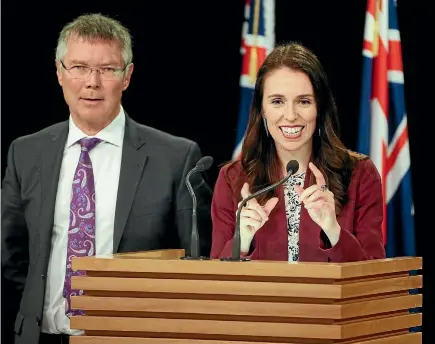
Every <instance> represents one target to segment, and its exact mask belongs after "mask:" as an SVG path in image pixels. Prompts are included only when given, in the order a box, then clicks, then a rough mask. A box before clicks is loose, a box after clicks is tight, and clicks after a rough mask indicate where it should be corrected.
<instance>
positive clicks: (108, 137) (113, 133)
mask: <svg viewBox="0 0 435 344" xmlns="http://www.w3.org/2000/svg"><path fill="white" fill-rule="evenodd" d="M124 129H125V113H124V109H123V107H122V106H121V108H120V111H119V113H118V115H117V116H116V117H115V118H114V119H113V121H112V122H111V123H110V124H109V125H108V126H106V127H105V128H103V129H102V130H101V131H99V132H98V133H97V134H96V135H95V136H89V135H86V134H85V133H84V132H83V131H81V130H80V129H79V128H78V127H77V126H76V124H75V123H74V121H73V119H72V117H71V115H70V117H69V132H68V139H67V142H66V148H69V147H71V146H72V145H73V144H75V143H77V141H79V140H80V139H82V138H85V137H96V138H99V139H101V140H103V141H105V142H108V143H110V144H113V145H115V146H118V147H121V146H122V142H123V140H124Z"/></svg>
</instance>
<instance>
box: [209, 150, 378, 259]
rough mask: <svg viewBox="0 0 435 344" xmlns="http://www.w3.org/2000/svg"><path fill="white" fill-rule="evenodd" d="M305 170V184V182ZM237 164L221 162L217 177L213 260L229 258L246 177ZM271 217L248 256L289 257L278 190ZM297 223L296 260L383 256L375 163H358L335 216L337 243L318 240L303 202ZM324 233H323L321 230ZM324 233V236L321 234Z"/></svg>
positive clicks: (315, 229) (317, 233) (308, 175)
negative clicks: (333, 244)
mask: <svg viewBox="0 0 435 344" xmlns="http://www.w3.org/2000/svg"><path fill="white" fill-rule="evenodd" d="M310 175H311V172H310V170H308V171H307V174H306V178H305V185H304V188H307V187H308V186H309V180H310ZM245 179H246V178H245V175H244V173H243V171H242V166H241V163H240V162H237V163H234V164H232V165H231V164H230V165H226V166H224V167H223V168H222V169H221V170H220V173H219V176H218V179H217V181H216V185H215V189H214V194H213V201H212V220H213V233H212V250H211V257H212V258H223V257H231V251H232V241H233V240H232V238H233V235H234V230H235V221H236V219H235V215H236V210H237V204H238V202H240V200H241V196H240V188H241V186H242V185H243V183H244V181H245ZM279 194H280V196H279V201H278V204H277V205H276V206H275V208H274V209H273V210H272V212H271V214H270V216H269V220H268V221H267V222H266V223H265V224H264V225H263V227H262V228H260V229H259V230H258V232H257V233H256V234H255V236H254V239H253V245H251V246H253V247H254V249H253V251H252V252H250V254H249V257H250V258H251V259H260V260H287V259H288V252H287V250H288V248H287V241H288V239H287V235H288V234H287V220H286V214H285V203H284V202H285V201H284V195H283V192H282V189H280V192H279ZM301 207H302V208H301V215H300V227H299V245H300V246H299V261H313V262H328V261H330V262H347V261H358V260H366V259H375V258H385V250H384V246H383V240H382V230H381V224H382V218H383V215H382V214H383V204H382V190H381V179H380V176H379V173H378V171H377V169H376V167H375V166H374V164H373V162H372V161H371V160H369V159H366V160H362V161H360V162H359V163H358V166H357V167H356V169H355V171H354V174H353V177H352V181H351V185H350V187H349V201H348V202H347V204H346V205H345V206H344V208H343V209H342V211H341V213H340V214H339V215H338V218H337V219H338V222H339V224H340V226H341V234H340V238H339V240H338V242H337V244H336V245H335V246H334V247H332V248H330V247H329V248H328V247H325V242H326V243H327V241H325V240H323V239H322V238H321V232H322V231H321V229H320V227H319V226H318V225H317V224H316V223H315V222H314V221H313V220H312V219H311V217H310V215H309V214H308V211H307V210H306V209H305V207H304V206H303V205H302V206H301ZM323 235H324V234H323ZM325 237H326V236H325Z"/></svg>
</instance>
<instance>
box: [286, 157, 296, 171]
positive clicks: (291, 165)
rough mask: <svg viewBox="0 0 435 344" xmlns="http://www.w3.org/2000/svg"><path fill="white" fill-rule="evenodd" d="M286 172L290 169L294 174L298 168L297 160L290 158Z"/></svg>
mask: <svg viewBox="0 0 435 344" xmlns="http://www.w3.org/2000/svg"><path fill="white" fill-rule="evenodd" d="M286 170H287V173H289V172H290V171H291V173H292V174H295V173H296V172H297V171H298V170H299V163H298V162H297V160H290V161H289V162H288V163H287V168H286Z"/></svg>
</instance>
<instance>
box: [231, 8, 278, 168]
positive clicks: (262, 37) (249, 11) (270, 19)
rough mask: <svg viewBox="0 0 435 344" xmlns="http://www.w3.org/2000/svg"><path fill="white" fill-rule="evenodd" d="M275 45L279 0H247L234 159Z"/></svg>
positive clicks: (238, 156)
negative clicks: (259, 74) (261, 72)
mask: <svg viewBox="0 0 435 344" xmlns="http://www.w3.org/2000/svg"><path fill="white" fill-rule="evenodd" d="M274 44H275V0H246V3H245V21H244V23H243V30H242V44H241V49H240V53H241V54H242V56H243V59H242V71H241V75H240V107H239V117H238V123H237V133H236V146H235V148H234V151H233V156H232V158H233V160H237V159H238V158H240V153H241V151H242V144H243V139H244V137H245V131H246V128H247V125H248V119H249V110H250V107H251V101H252V97H253V94H254V87H255V80H256V75H257V71H258V69H259V68H260V66H261V64H262V63H263V61H264V59H265V58H266V56H267V55H268V54H269V53H270V52H271V51H272V49H273V47H274Z"/></svg>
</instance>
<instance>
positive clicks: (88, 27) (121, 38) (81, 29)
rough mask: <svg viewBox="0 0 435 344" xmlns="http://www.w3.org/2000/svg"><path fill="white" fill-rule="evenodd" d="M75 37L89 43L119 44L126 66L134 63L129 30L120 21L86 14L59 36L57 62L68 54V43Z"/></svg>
mask: <svg viewBox="0 0 435 344" xmlns="http://www.w3.org/2000/svg"><path fill="white" fill-rule="evenodd" d="M71 36H73V37H77V38H81V39H84V40H87V41H91V42H93V41H98V40H103V41H108V42H113V41H115V42H118V44H119V45H120V47H121V50H122V58H123V59H124V63H125V65H128V64H129V63H131V62H132V61H133V50H132V43H131V36H130V33H129V30H128V29H127V28H126V27H124V26H123V25H122V24H121V23H120V22H119V21H117V20H115V19H113V18H109V17H107V16H104V15H102V14H100V13H95V14H84V15H81V16H80V17H78V18H76V19H74V20H73V21H72V22H70V23H68V24H66V25H65V26H64V27H63V29H62V31H61V32H60V34H59V39H58V41H57V47H56V61H61V60H62V59H63V58H64V56H65V55H66V52H67V47H68V41H69V39H70V38H71Z"/></svg>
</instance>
